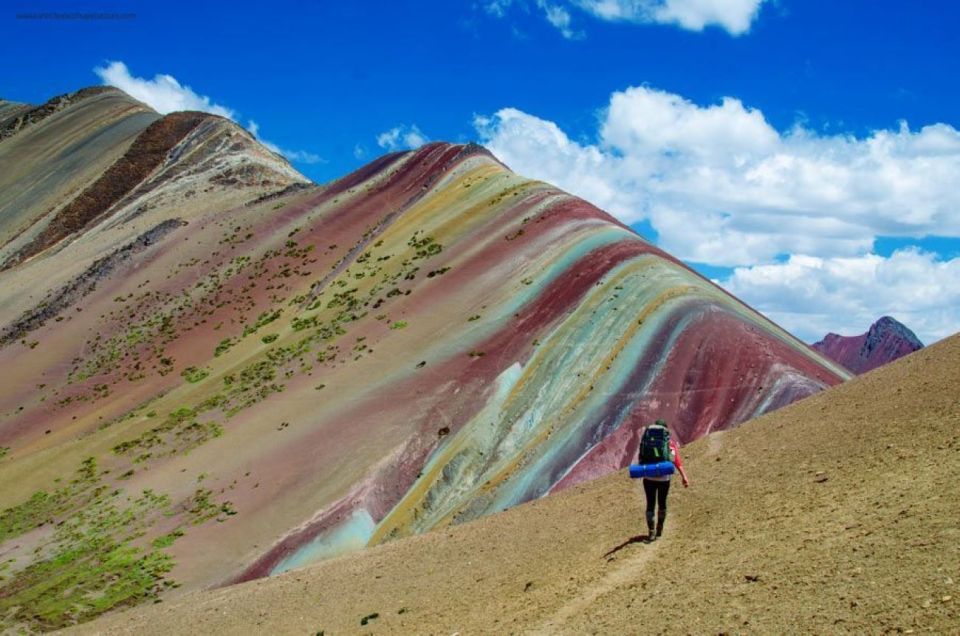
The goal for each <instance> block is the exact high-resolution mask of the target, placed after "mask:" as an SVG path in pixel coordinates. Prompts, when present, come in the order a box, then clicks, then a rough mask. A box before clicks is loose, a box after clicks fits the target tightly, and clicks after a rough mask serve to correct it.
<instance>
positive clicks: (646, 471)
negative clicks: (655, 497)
mask: <svg viewBox="0 0 960 636" xmlns="http://www.w3.org/2000/svg"><path fill="white" fill-rule="evenodd" d="M674 470H675V469H674V466H673V462H657V463H656V464H630V476H631V477H633V478H634V479H639V478H641V477H665V476H667V475H672V474H673V471H674Z"/></svg>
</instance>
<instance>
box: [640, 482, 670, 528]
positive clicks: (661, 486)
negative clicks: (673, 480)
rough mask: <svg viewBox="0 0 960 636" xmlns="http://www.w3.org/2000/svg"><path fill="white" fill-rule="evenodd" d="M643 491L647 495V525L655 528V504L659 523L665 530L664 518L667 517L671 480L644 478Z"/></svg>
mask: <svg viewBox="0 0 960 636" xmlns="http://www.w3.org/2000/svg"><path fill="white" fill-rule="evenodd" d="M643 492H644V494H646V495H647V527H648V528H650V529H651V530H653V511H654V505H656V507H657V522H658V523H657V525H658V526H659V527H660V530H661V531H662V530H663V520H664V519H665V518H666V517H667V493H668V492H670V482H669V481H653V480H652V479H644V480H643Z"/></svg>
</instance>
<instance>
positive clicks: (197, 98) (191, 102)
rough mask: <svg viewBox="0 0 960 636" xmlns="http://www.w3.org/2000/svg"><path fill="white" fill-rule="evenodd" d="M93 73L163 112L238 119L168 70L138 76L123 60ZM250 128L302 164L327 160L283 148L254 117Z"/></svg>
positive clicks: (100, 67) (249, 125) (267, 142)
mask: <svg viewBox="0 0 960 636" xmlns="http://www.w3.org/2000/svg"><path fill="white" fill-rule="evenodd" d="M93 72H94V73H96V74H97V76H98V77H100V79H101V81H103V83H104V84H107V85H108V86H115V87H116V88H119V89H120V90H122V91H123V92H125V93H126V94H127V95H130V97H133V98H134V99H136V100H139V101H141V102H143V103H144V104H146V105H147V106H149V107H150V108H152V109H154V110H155V111H157V112H158V113H160V114H161V115H166V114H167V113H172V112H175V111H181V110H199V111H202V112H205V113H212V114H214V115H219V116H221V117H226V118H227V119H231V120H233V121H237V118H238V115H237V112H236V111H235V110H233V109H232V108H228V107H226V106H223V105H221V104H217V103H215V102H213V100H211V99H210V98H209V97H207V96H206V95H200V94H198V93H197V92H195V91H194V90H193V89H192V88H190V87H189V86H187V85H185V84H181V83H180V82H178V81H177V78H175V77H173V76H172V75H167V74H165V73H158V74H157V75H155V76H154V77H153V79H145V78H142V77H135V76H133V75H131V74H130V70H129V69H128V68H127V65H126V64H124V63H123V62H118V61H117V62H109V63H107V65H106V66H98V67H96V68H94V69H93ZM247 130H249V131H250V133H251V134H252V135H253V136H254V137H256V139H257V141H259V142H260V143H261V144H263V145H264V146H266V147H267V148H268V149H269V150H270V151H271V152H275V153H277V154H279V155H283V156H284V157H286V158H287V159H289V160H291V161H297V162H299V163H307V164H313V163H320V162H323V161H324V160H323V159H322V158H321V157H320V156H319V155H316V154H314V153H312V152H307V151H305V150H289V149H285V148H280V147H279V146H277V145H276V144H274V143H271V142H269V141H267V140H266V139H263V138H262V137H260V134H259V132H260V127H259V126H258V125H257V123H256V122H255V121H253V120H250V121H249V122H248V124H247Z"/></svg>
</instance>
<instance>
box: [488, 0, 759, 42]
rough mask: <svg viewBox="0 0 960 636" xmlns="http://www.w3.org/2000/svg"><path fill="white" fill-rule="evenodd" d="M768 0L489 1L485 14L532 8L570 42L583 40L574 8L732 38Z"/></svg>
mask: <svg viewBox="0 0 960 636" xmlns="http://www.w3.org/2000/svg"><path fill="white" fill-rule="evenodd" d="M764 2H765V0H554V1H552V2H551V1H550V0H535V2H534V1H532V0H488V1H487V2H485V3H484V4H483V5H482V6H483V8H484V10H485V11H486V12H487V13H488V14H490V15H492V16H494V17H497V18H503V17H505V16H506V15H507V13H508V12H509V11H510V9H511V7H520V8H521V9H523V10H524V11H527V12H529V11H530V7H531V5H532V4H536V7H537V8H538V9H540V10H541V11H542V12H543V15H544V17H545V18H546V19H547V21H548V22H549V23H550V24H552V25H553V26H554V27H556V28H557V30H559V31H560V33H561V35H563V37H565V38H567V39H579V38H581V37H583V35H584V33H583V32H582V31H577V30H575V29H574V28H573V26H572V22H573V20H572V16H571V13H570V9H569V8H572V7H575V8H577V9H580V10H582V11H585V12H586V13H588V14H590V15H592V16H593V17H595V18H599V19H601V20H607V21H618V22H633V23H637V24H669V25H673V26H678V27H680V28H682V29H687V30H690V31H703V30H704V29H705V28H706V27H709V26H715V27H718V28H721V29H724V30H726V31H727V32H728V33H730V34H731V35H742V34H744V33H747V32H748V31H749V30H750V27H751V25H752V24H753V22H754V20H756V18H757V16H758V15H759V13H760V6H761V5H762V4H763V3H764Z"/></svg>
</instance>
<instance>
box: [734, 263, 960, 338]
mask: <svg viewBox="0 0 960 636" xmlns="http://www.w3.org/2000/svg"><path fill="white" fill-rule="evenodd" d="M716 282H717V283H718V284H720V285H722V286H723V287H725V288H726V289H727V290H729V291H730V292H731V293H733V294H734V295H736V296H738V297H740V298H742V299H743V300H745V301H746V302H748V303H750V304H751V305H753V306H754V308H756V309H757V310H759V311H760V312H762V313H764V314H765V315H767V316H769V317H770V318H771V319H772V320H774V321H775V322H778V323H779V324H781V325H782V326H783V327H784V328H786V329H787V330H788V331H790V332H792V333H794V334H796V335H798V336H799V337H801V338H803V339H805V340H806V341H808V342H814V341H816V340H819V339H820V338H822V337H823V336H824V335H825V334H826V333H828V332H831V331H832V332H835V333H840V334H842V335H856V334H860V333H863V332H864V331H866V330H867V327H869V326H870V324H871V323H873V321H875V320H876V319H877V318H879V317H880V316H882V315H889V316H893V317H894V318H896V319H897V320H899V321H900V322H902V323H904V324H905V325H907V326H908V327H910V328H911V329H912V330H913V331H914V332H915V333H916V334H917V335H918V336H919V337H920V339H921V340H922V341H923V342H925V343H928V344H929V343H931V342H934V341H936V340H939V339H941V338H945V337H946V336H949V335H951V334H953V333H954V332H956V331H957V328H958V326H960V258H953V259H950V260H945V259H941V258H940V257H939V256H938V255H936V254H933V253H930V252H924V251H920V250H917V249H904V250H899V251H896V252H894V253H893V254H892V255H891V256H889V257H886V258H885V257H882V256H878V255H876V254H865V255H863V256H857V257H851V258H817V257H813V256H801V255H794V256H791V257H790V258H789V259H788V260H787V261H786V262H784V263H775V264H769V265H758V266H755V267H740V268H737V269H735V270H734V271H733V273H732V274H731V275H730V276H729V277H727V278H725V279H722V280H719V281H716Z"/></svg>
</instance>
